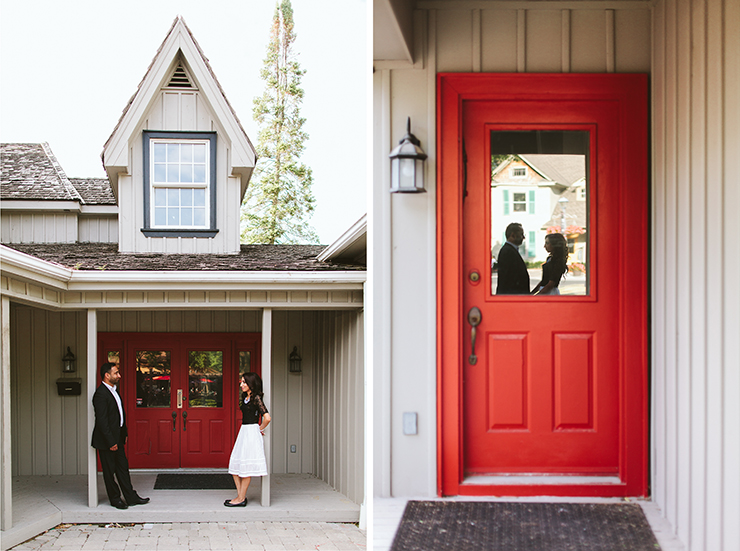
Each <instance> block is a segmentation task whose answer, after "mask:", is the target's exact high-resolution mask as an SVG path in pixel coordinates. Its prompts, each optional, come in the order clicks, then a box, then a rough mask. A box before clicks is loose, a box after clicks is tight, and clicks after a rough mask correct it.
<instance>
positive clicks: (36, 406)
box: [10, 303, 90, 476]
mask: <svg viewBox="0 0 740 551" xmlns="http://www.w3.org/2000/svg"><path fill="white" fill-rule="evenodd" d="M10 320H11V323H10V389H11V391H10V392H11V398H10V399H11V411H12V415H11V423H12V432H11V435H12V455H11V457H12V474H13V476H24V475H76V474H84V473H86V472H87V449H88V447H89V446H90V439H89V435H88V434H87V414H86V411H87V407H88V404H87V400H86V397H85V393H84V389H85V384H86V383H85V380H86V372H85V371H86V370H85V365H86V363H87V357H86V351H87V344H86V343H87V339H86V332H85V330H86V324H87V322H86V318H85V315H84V313H81V312H60V311H51V310H42V309H39V308H32V307H29V306H21V305H17V304H13V303H11V306H10ZM68 346H69V347H70V349H71V350H72V352H73V353H74V354H75V356H76V357H77V362H76V365H77V373H74V374H65V375H64V377H79V378H81V379H82V389H83V393H82V395H81V396H59V395H58V394H57V387H56V380H57V379H59V378H62V377H63V375H62V356H64V354H65V353H66V352H67V347H68Z"/></svg>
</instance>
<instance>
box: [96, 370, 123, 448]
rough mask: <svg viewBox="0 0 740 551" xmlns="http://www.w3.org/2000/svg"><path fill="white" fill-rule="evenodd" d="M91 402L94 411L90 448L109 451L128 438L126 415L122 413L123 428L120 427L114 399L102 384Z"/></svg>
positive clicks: (119, 417) (119, 416) (119, 415)
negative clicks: (93, 426)
mask: <svg viewBox="0 0 740 551" xmlns="http://www.w3.org/2000/svg"><path fill="white" fill-rule="evenodd" d="M92 401H93V408H94V409H95V428H94V429H93V434H92V447H93V448H97V449H99V450H109V449H111V448H112V447H113V446H115V445H116V444H119V443H120V442H122V441H123V440H124V439H125V438H126V436H128V430H127V429H126V414H125V412H124V415H123V426H121V414H120V412H119V411H118V404H117V403H116V399H115V398H114V397H113V394H111V391H110V390H109V389H108V388H107V387H106V386H105V384H103V383H100V386H99V387H98V389H97V390H96V391H95V394H93V400H92ZM121 406H123V404H121Z"/></svg>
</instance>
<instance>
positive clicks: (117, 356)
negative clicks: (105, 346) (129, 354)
mask: <svg viewBox="0 0 740 551" xmlns="http://www.w3.org/2000/svg"><path fill="white" fill-rule="evenodd" d="M108 363H112V364H116V365H117V366H119V368H120V364H121V353H120V352H119V351H118V350H109V351H108Z"/></svg>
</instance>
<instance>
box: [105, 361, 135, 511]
mask: <svg viewBox="0 0 740 551" xmlns="http://www.w3.org/2000/svg"><path fill="white" fill-rule="evenodd" d="M100 378H101V379H102V380H103V382H102V383H100V386H99V387H98V389H97V390H96V391H95V394H94V395H93V400H92V401H93V407H94V408H95V428H94V429H93V434H92V447H93V448H95V449H97V450H98V457H100V465H101V466H102V467H103V480H104V481H105V491H106V492H107V493H108V499H109V500H110V504H111V505H113V507H116V508H117V509H127V508H128V507H129V505H144V504H145V503H149V498H148V497H141V496H139V494H137V493H136V491H135V490H134V487H133V486H132V485H131V475H130V474H129V470H128V459H126V450H125V449H124V445H125V444H126V440H127V439H128V431H127V429H126V416H125V414H124V413H123V403H122V402H121V397H120V396H118V392H117V391H116V385H117V384H118V381H120V380H121V374H120V373H119V372H118V366H117V365H116V364H113V363H104V364H103V365H101V366H100ZM114 475H115V478H116V479H118V484H116V480H115V479H114ZM119 484H120V485H121V488H120V490H119V488H118V485H119ZM121 492H123V497H124V499H125V500H126V501H125V502H124V501H123V500H122V499H121Z"/></svg>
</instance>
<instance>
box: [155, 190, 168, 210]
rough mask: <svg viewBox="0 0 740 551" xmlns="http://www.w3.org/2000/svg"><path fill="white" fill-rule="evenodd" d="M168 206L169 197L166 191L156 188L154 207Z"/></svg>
mask: <svg viewBox="0 0 740 551" xmlns="http://www.w3.org/2000/svg"><path fill="white" fill-rule="evenodd" d="M166 204H167V196H166V193H165V190H164V189H162V188H156V189H155V190H154V206H155V207H164V206H165V205H166Z"/></svg>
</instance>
